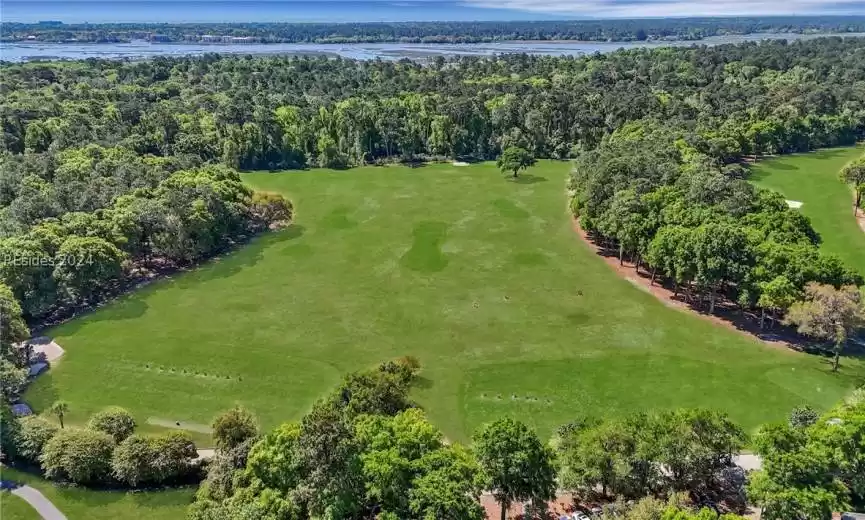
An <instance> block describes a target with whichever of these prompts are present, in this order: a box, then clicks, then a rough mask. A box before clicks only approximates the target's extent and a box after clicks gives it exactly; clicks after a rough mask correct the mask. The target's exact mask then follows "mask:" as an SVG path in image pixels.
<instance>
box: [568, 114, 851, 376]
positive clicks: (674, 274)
mask: <svg viewBox="0 0 865 520" xmlns="http://www.w3.org/2000/svg"><path fill="white" fill-rule="evenodd" d="M744 173H745V172H744V171H743V169H742V167H741V166H739V165H738V164H732V165H726V164H725V163H724V161H723V160H722V159H720V158H718V157H717V155H713V149H712V148H711V147H710V146H709V145H708V144H707V143H706V142H705V141H702V140H701V139H700V138H699V137H698V136H695V135H693V134H690V133H677V132H675V131H673V132H671V131H670V130H669V129H668V128H665V127H661V126H659V125H656V124H646V123H644V122H634V123H629V124H626V125H624V126H623V127H622V128H620V129H618V130H617V131H615V132H614V133H613V134H612V135H611V136H610V137H609V138H607V139H605V140H604V142H603V143H602V144H601V146H599V147H598V148H597V149H596V150H593V151H591V152H588V153H584V154H583V155H581V156H580V157H579V158H578V159H577V160H576V163H575V168H574V173H573V175H572V178H571V183H570V187H571V189H572V192H573V198H572V201H571V207H572V210H573V212H574V214H575V215H576V216H578V217H579V218H580V223H581V225H582V226H583V228H584V229H585V230H586V231H588V232H590V233H592V234H593V235H594V237H595V239H596V240H597V241H599V242H600V243H601V244H605V245H608V246H611V247H614V248H615V249H616V250H617V253H618V256H619V258H620V260H624V259H625V258H628V259H630V260H632V261H633V262H634V267H635V269H637V270H639V269H640V268H641V267H644V268H645V269H647V270H648V271H649V272H650V273H651V282H652V283H655V282H656V281H660V280H666V281H668V282H669V283H670V284H671V285H672V288H673V290H674V291H675V293H676V294H678V293H684V295H685V297H686V298H687V299H688V300H690V301H692V302H694V303H696V304H697V305H700V304H701V302H702V305H704V308H705V309H706V310H707V311H708V312H709V313H713V312H714V311H715V306H716V302H717V301H718V300H719V298H722V299H724V300H725V301H726V302H732V303H734V304H736V305H737V306H739V307H740V308H743V309H753V308H755V307H756V308H758V309H759V310H760V315H761V319H760V325H761V327H763V326H766V325H767V323H766V322H767V320H772V321H780V320H781V319H782V318H784V314H785V313H787V311H788V310H790V309H792V312H790V314H789V315H788V316H787V317H788V318H789V319H790V321H791V322H792V323H795V324H797V325H799V328H800V331H801V332H803V333H807V334H809V335H812V336H814V337H817V338H818V339H820V340H831V341H832V342H833V351H834V354H835V368H836V369H837V367H838V358H839V356H840V354H841V351H842V350H843V348H844V346H845V343H846V339H847V337H848V336H849V335H851V334H852V333H853V332H854V331H855V329H856V328H857V327H859V326H861V325H862V324H865V304H863V298H862V297H861V296H860V293H859V290H858V289H856V287H857V286H860V285H862V283H863V279H862V275H861V273H858V272H855V271H854V270H853V269H851V268H850V267H848V266H845V265H844V263H843V262H842V261H841V260H840V259H839V258H838V257H837V256H835V255H832V254H829V253H825V252H822V251H821V250H820V249H819V247H818V246H819V243H820V238H819V235H818V234H817V232H816V231H815V230H814V229H813V227H812V226H811V223H810V221H809V220H808V219H807V217H805V216H803V215H802V214H801V213H800V212H799V211H797V210H795V209H792V208H790V207H788V205H787V203H786V201H785V200H784V198H783V197H781V196H780V195H779V194H777V193H774V192H771V191H768V190H764V189H759V188H755V187H754V186H753V185H751V184H750V183H748V182H747V181H746V180H744V179H743V178H742V177H743V174H744ZM821 287H822V289H821ZM845 287H846V288H845ZM839 290H840V291H839ZM845 294H846V295H847V296H846V297H845V296H844V295H845ZM843 301H847V302H848V304H847V307H844V306H843V305H841V303H842V302H843ZM797 302H799V303H797ZM808 302H810V304H809V303H808ZM829 302H832V303H831V304H829ZM847 308H849V310H844V309H847ZM842 311H843V312H842ZM827 313H832V316H829V315H827ZM824 323H825V324H827V325H825V326H824V325H823V324H824ZM837 331H842V332H843V333H838V332H837Z"/></svg>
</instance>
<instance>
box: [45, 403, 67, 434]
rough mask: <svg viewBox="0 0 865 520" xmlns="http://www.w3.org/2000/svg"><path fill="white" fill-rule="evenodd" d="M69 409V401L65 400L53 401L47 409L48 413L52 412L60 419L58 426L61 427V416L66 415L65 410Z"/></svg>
mask: <svg viewBox="0 0 865 520" xmlns="http://www.w3.org/2000/svg"><path fill="white" fill-rule="evenodd" d="M68 411H69V403H67V402H66V401H54V404H52V405H51V408H49V409H48V412H49V413H52V414H54V415H56V416H57V418H58V419H60V428H63V416H64V415H66V412H68Z"/></svg>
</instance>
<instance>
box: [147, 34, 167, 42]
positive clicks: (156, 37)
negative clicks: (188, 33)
mask: <svg viewBox="0 0 865 520" xmlns="http://www.w3.org/2000/svg"><path fill="white" fill-rule="evenodd" d="M150 41H152V42H160V43H166V42H170V41H171V37H170V36H168V35H167V34H151V35H150Z"/></svg>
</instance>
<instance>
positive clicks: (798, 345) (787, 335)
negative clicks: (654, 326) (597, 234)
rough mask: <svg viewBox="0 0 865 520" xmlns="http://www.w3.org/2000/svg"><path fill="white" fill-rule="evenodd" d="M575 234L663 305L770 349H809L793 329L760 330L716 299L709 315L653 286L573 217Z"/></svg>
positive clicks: (646, 275)
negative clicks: (601, 243)
mask: <svg viewBox="0 0 865 520" xmlns="http://www.w3.org/2000/svg"><path fill="white" fill-rule="evenodd" d="M571 222H572V224H573V227H574V231H575V232H576V233H577V235H578V236H579V237H580V238H581V239H582V240H583V242H585V243H586V245H588V246H589V247H590V248H591V249H592V250H593V251H594V252H595V253H597V254H598V256H600V257H601V258H603V259H604V262H606V264H607V265H608V266H610V268H611V269H612V270H613V271H615V272H616V274H618V275H619V276H621V277H622V278H624V279H625V280H627V281H629V282H630V283H632V284H633V285H635V286H636V287H638V288H639V289H641V290H643V291H645V292H648V293H650V294H652V295H653V296H655V297H656V298H657V299H658V300H660V301H661V303H663V304H664V305H666V306H668V307H671V308H674V309H678V310H681V311H685V312H688V313H691V314H694V315H696V316H698V317H700V318H702V319H704V320H707V321H710V322H712V323H714V324H715V325H718V326H720V327H725V328H727V329H729V330H732V331H735V332H737V333H739V334H742V335H744V336H748V337H749V338H751V339H755V340H757V341H760V342H761V343H763V344H765V345H768V346H770V347H774V348H779V349H782V350H785V351H787V352H790V351H791V349H792V350H796V351H802V350H808V346H807V344H806V343H805V342H803V340H802V338H801V337H799V336H798V335H797V334H796V333H795V332H794V331H793V330H792V329H789V328H787V327H782V326H776V327H775V328H774V329H772V330H768V329H764V330H761V329H760V324H759V318H758V317H757V316H755V315H753V314H751V313H749V312H745V311H742V310H740V309H738V308H737V307H736V306H735V305H733V304H732V303H731V302H726V301H721V300H719V301H718V302H717V303H716V305H715V314H708V313H706V312H704V311H703V310H701V309H700V308H698V307H697V304H696V303H693V302H688V301H687V300H686V299H685V296H684V294H682V293H680V294H678V295H677V294H676V293H675V291H673V289H672V288H670V287H666V286H664V285H661V284H660V283H658V281H657V280H656V281H655V283H654V284H653V283H652V281H651V273H648V272H646V271H645V270H640V269H636V268H635V266H634V264H633V263H631V262H627V261H625V262H623V263H620V262H619V259H618V257H617V256H616V255H617V251H612V250H609V249H606V248H604V247H602V246H600V245H599V244H597V243H596V242H595V241H593V240H592V238H591V237H590V236H589V234H588V233H586V231H585V230H583V228H582V227H581V226H580V223H579V220H578V219H575V218H572V219H571Z"/></svg>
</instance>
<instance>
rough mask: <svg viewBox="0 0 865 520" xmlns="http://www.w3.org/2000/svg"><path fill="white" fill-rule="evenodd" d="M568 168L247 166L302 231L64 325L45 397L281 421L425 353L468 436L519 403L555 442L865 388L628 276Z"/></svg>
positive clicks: (82, 404)
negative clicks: (588, 216)
mask: <svg viewBox="0 0 865 520" xmlns="http://www.w3.org/2000/svg"><path fill="white" fill-rule="evenodd" d="M835 153H839V154H840V153H846V152H835ZM836 162H838V163H839V166H838V167H840V164H841V163H843V162H844V161H843V160H838V161H836ZM761 167H762V166H761ZM833 168H834V167H833ZM569 169H570V166H569V164H568V163H566V162H551V161H542V162H540V163H539V164H538V165H537V166H535V167H533V168H530V169H529V170H528V171H527V172H525V173H524V174H523V175H522V176H521V177H520V178H519V179H518V180H517V181H516V182H514V181H511V180H508V179H506V178H505V176H504V175H502V174H500V173H499V172H498V171H497V169H496V167H495V165H493V164H491V163H485V164H476V165H471V166H465V167H454V166H453V165H450V164H444V165H427V166H424V167H418V168H407V167H396V166H394V167H367V168H357V169H354V170H349V171H331V170H313V171H303V172H285V173H282V174H275V173H254V174H247V175H246V176H245V179H246V180H247V181H248V182H249V183H250V184H251V185H253V186H255V187H257V188H260V189H264V190H271V191H278V192H281V193H284V194H286V195H287V196H288V197H290V198H291V200H292V201H294V203H295V207H296V210H297V219H296V223H295V224H294V225H293V226H292V227H291V228H290V229H286V230H283V231H280V232H274V233H272V234H268V235H266V236H262V237H260V238H258V239H256V240H254V241H253V242H252V243H251V244H249V245H247V246H244V247H242V248H241V249H239V250H238V251H237V252H235V253H233V254H231V255H227V256H225V257H223V258H220V259H217V260H215V261H213V262H210V263H208V264H206V265H204V266H202V267H201V268H199V269H195V270H193V271H191V272H188V273H184V274H181V275H178V276H174V277H173V278H171V279H167V280H163V281H160V282H157V283H154V284H152V285H150V286H148V287H146V288H144V289H142V290H139V291H136V292H135V293H133V294H130V295H128V296H126V297H124V298H122V299H121V300H119V301H118V302H115V303H114V304H111V305H106V306H105V307H103V308H101V309H99V310H98V311H96V312H94V313H92V314H89V315H87V316H84V317H81V318H79V319H76V320H74V321H71V322H69V323H66V324H64V325H62V326H59V327H56V328H55V329H54V330H51V331H49V332H48V334H49V335H51V336H53V337H54V338H56V339H57V341H58V342H59V343H60V344H61V345H63V347H64V348H65V349H66V351H67V355H66V356H65V357H64V358H63V360H62V361H61V362H60V363H58V364H57V366H56V367H54V368H53V369H52V370H51V371H49V372H48V373H47V374H45V375H43V376H40V378H39V379H38V380H37V381H36V382H35V383H34V384H33V385H32V387H31V388H30V389H29V391H28V393H27V395H26V399H27V400H28V401H29V402H30V403H31V404H32V405H34V408H36V409H37V410H40V409H44V408H45V407H47V406H48V405H49V404H50V403H51V402H52V401H54V400H55V399H58V398H63V399H65V400H67V401H68V402H69V403H70V409H71V412H70V417H69V420H70V422H81V421H84V420H86V417H87V416H88V415H89V414H90V413H92V412H94V411H96V410H98V409H100V408H102V407H104V406H107V405H114V404H116V405H120V406H124V407H126V408H128V409H130V410H131V411H132V412H133V413H134V414H135V415H136V417H137V418H138V421H139V424H142V425H145V426H147V427H150V428H154V427H155V426H152V425H146V421H147V418H149V417H157V418H164V419H166V420H171V421H180V422H182V423H199V424H205V425H206V424H209V423H210V420H211V419H212V417H213V416H214V415H215V414H216V413H217V412H219V411H220V410H223V409H225V408H227V407H230V406H232V405H233V404H234V403H241V404H243V405H245V406H247V407H249V408H250V409H252V410H253V411H254V412H255V413H256V414H257V415H258V416H259V418H260V419H261V422H262V423H263V426H264V427H272V426H274V425H275V424H277V423H279V422H282V421H286V420H290V419H297V418H299V417H300V416H301V415H302V414H303V413H304V412H306V411H307V410H308V409H309V407H310V406H311V405H312V403H313V401H314V400H315V399H316V398H318V397H320V396H322V395H323V394H324V393H326V392H328V391H329V390H330V389H332V388H333V387H334V385H336V384H337V383H338V381H339V380H340V378H341V377H342V375H343V374H345V373H346V372H349V371H352V370H357V369H361V368H365V367H371V366H374V365H376V364H377V363H380V362H382V361H385V360H388V359H392V358H396V357H398V356H404V355H413V356H416V357H417V358H418V359H419V360H420V361H421V363H422V367H423V368H422V379H421V382H420V385H419V387H418V388H417V389H416V391H415V397H416V399H417V401H418V402H419V403H420V404H421V405H422V406H423V407H424V408H425V409H426V410H427V412H428V414H429V415H430V417H431V418H432V419H433V420H434V421H435V422H436V423H437V424H439V425H440V426H441V427H442V429H443V430H444V432H445V433H446V435H448V436H449V437H450V438H453V439H459V440H464V439H466V438H467V436H468V435H469V434H470V433H471V431H472V430H473V429H474V428H476V427H477V426H478V425H480V424H481V423H483V422H486V421H490V420H493V419H495V418H498V417H501V416H502V415H512V416H516V417H519V418H520V419H522V420H524V421H527V422H529V423H531V424H533V425H534V426H536V427H537V428H538V429H539V432H540V433H541V434H542V435H549V434H550V433H551V432H552V431H553V430H554V429H555V427H556V426H558V425H560V424H562V423H565V422H568V421H570V420H573V419H574V418H576V417H578V416H581V415H586V414H588V415H615V414H623V413H627V412H632V411H635V410H649V409H665V408H672V407H678V406H706V407H711V408H715V409H721V410H725V411H727V412H729V413H730V414H731V416H732V417H733V418H734V419H735V420H736V421H738V422H740V423H741V424H742V425H743V426H745V427H746V428H749V429H750V428H754V427H756V426H757V425H758V424H761V423H764V422H766V421H770V420H775V419H782V418H783V417H785V416H786V415H787V413H788V412H789V411H790V409H791V408H793V407H795V406H799V405H802V404H810V405H812V406H814V407H815V408H818V409H825V408H827V407H829V406H831V405H832V404H834V403H836V402H837V401H838V400H839V399H840V398H841V397H842V396H844V395H845V394H846V393H847V392H848V391H849V390H850V389H851V388H852V387H853V386H854V384H855V383H856V382H857V381H861V378H862V376H863V374H865V367H863V365H862V363H860V362H858V361H856V360H847V361H845V362H844V363H843V364H842V370H841V373H840V374H837V375H834V374H831V373H830V372H829V367H828V365H827V364H826V362H825V361H824V360H822V359H820V358H818V357H814V356H809V355H805V354H799V353H794V352H788V351H784V350H779V349H773V348H769V347H765V346H763V345H761V344H758V343H757V342H755V341H752V340H750V339H749V338H747V337H743V336H741V335H739V334H737V333H735V332H732V331H729V330H726V329H725V328H722V327H718V326H715V325H713V324H711V323H709V322H706V321H704V320H702V319H699V318H698V317H695V316H691V315H688V314H687V313H683V312H680V311H677V310H674V309H670V308H668V307H666V306H665V305H664V304H663V303H662V302H660V301H658V300H657V299H656V298H655V297H654V296H652V295H651V294H647V293H645V292H643V291H641V290H640V289H638V288H636V287H634V286H633V285H632V284H631V283H629V282H628V281H626V280H624V279H621V278H619V277H618V276H617V275H616V274H615V273H614V272H613V271H612V270H611V269H610V268H609V267H608V266H607V265H605V264H604V261H603V259H601V258H598V257H597V256H596V255H595V253H594V252H593V251H591V250H590V248H589V247H588V246H587V245H586V244H584V243H582V242H581V241H580V239H579V238H578V237H577V236H576V235H575V233H574V231H573V229H572V225H571V219H570V218H569V216H568V214H567V213H566V211H565V207H566V203H565V190H564V186H565V178H566V176H567V174H568V172H569ZM836 170H837V168H836ZM827 175H828V174H827ZM842 190H843V186H840V184H839V192H840V193H843V191H842ZM787 195H789V197H790V198H794V199H797V200H804V201H806V205H805V210H806V211H807V210H808V208H809V207H813V206H816V204H815V203H814V202H809V199H808V195H809V194H808V193H802V194H798V193H789V194H787ZM848 206H849V204H847V205H842V207H841V210H842V211H847V208H848ZM815 220H816V219H815ZM847 220H848V221H850V222H852V217H850V218H848V219H847ZM815 224H817V225H818V229H820V230H821V232H823V233H824V234H825V235H826V239H827V247H829V245H830V243H832V242H831V239H830V236H829V234H830V232H829V231H826V230H824V229H822V228H821V227H820V226H821V222H816V221H815ZM854 229H855V228H854ZM863 238H865V237H863ZM839 239H840V238H839ZM860 253H861V254H865V248H861V249H860ZM848 256H849V255H848Z"/></svg>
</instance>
